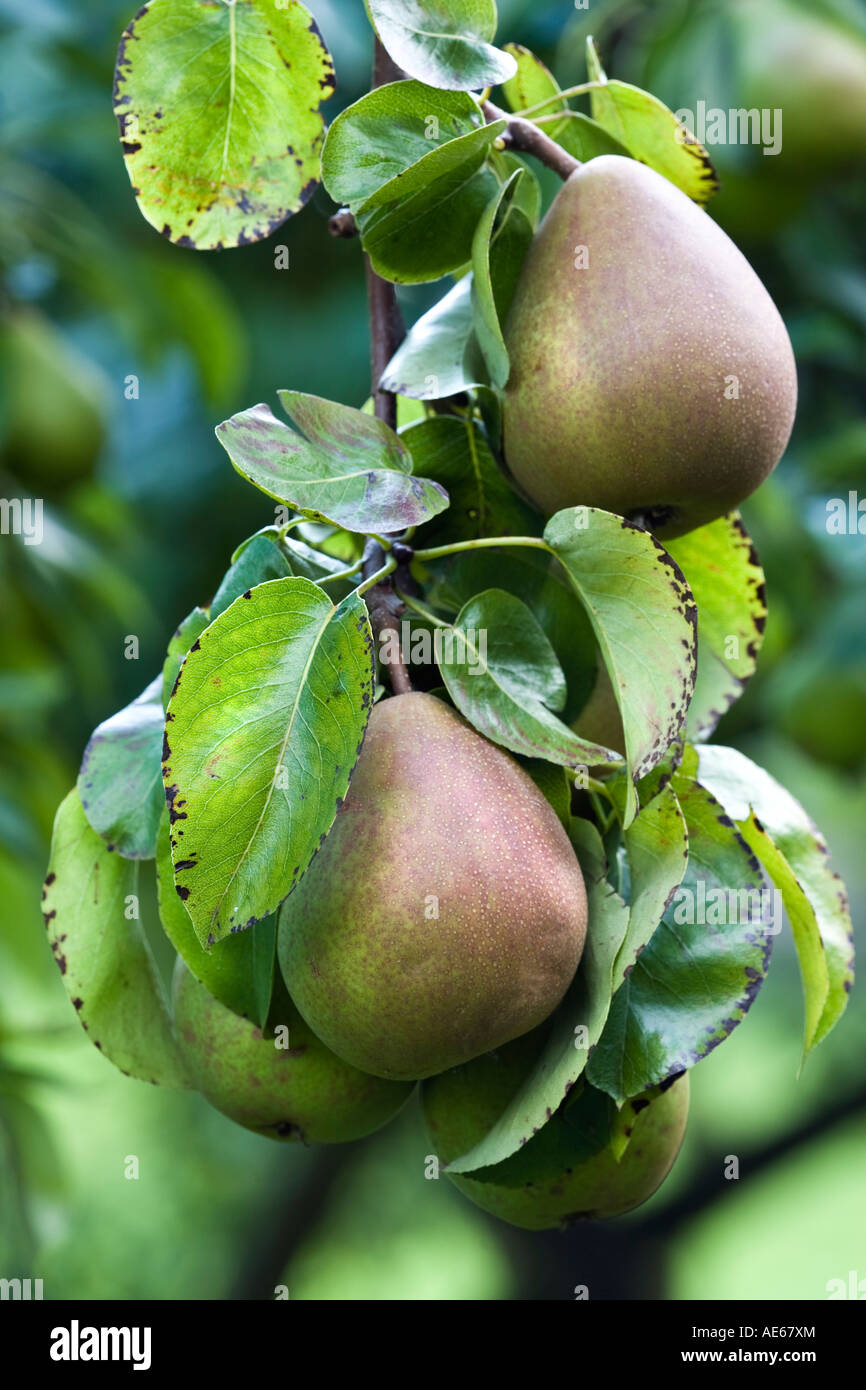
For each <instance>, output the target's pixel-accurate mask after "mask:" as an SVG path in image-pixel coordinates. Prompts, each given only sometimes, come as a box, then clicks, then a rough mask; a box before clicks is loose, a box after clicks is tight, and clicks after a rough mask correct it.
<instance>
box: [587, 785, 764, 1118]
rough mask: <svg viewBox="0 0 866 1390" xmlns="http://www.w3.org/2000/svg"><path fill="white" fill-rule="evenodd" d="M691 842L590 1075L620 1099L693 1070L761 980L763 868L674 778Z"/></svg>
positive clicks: (709, 803)
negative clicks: (683, 869) (678, 877)
mask: <svg viewBox="0 0 866 1390" xmlns="http://www.w3.org/2000/svg"><path fill="white" fill-rule="evenodd" d="M674 790H675V791H676V795H677V799H678V801H679V804H680V807H681V809H682V813H683V816H684V819H685V823H686V828H687V830H688V837H689V862H688V867H687V868H686V872H685V875H684V876H683V880H682V883H681V884H680V886H679V887H678V888H677V889H676V890H675V891H674V896H673V900H672V902H671V904H670V906H669V907H668V909H667V911H666V912H665V914H664V917H663V918H662V920H661V922H660V923H659V925H658V927H657V928H656V930H655V932H654V933H653V935H652V937H651V938H650V940H649V942H648V943H647V945H646V946H645V947H644V948H643V950H642V951H641V953H640V955H639V956H638V958H637V960H636V962H635V964H634V966H633V967H632V969H631V970H630V972H629V973H628V975H627V976H626V978H625V982H624V983H623V984H621V985H620V987H619V989H618V990H617V991H616V993H615V994H614V997H613V1001H612V1003H611V1006H610V1012H609V1014H608V1018H607V1023H606V1024H605V1028H604V1032H603V1033H602V1036H601V1038H600V1040H599V1043H598V1046H597V1047H596V1048H595V1051H594V1052H593V1054H592V1056H591V1058H590V1060H589V1065H588V1067H587V1072H586V1075H587V1079H588V1080H589V1081H591V1082H592V1084H593V1086H597V1087H598V1088H599V1090H602V1091H606V1092H607V1093H608V1095H610V1096H612V1097H613V1099H614V1100H615V1101H617V1103H620V1102H622V1101H625V1100H627V1099H628V1097H629V1096H635V1095H638V1094H639V1093H640V1092H641V1091H645V1090H646V1089H647V1088H648V1087H650V1086H655V1085H656V1084H658V1083H659V1082H661V1081H666V1080H667V1079H668V1077H672V1076H675V1075H677V1073H679V1072H681V1071H686V1070H687V1069H688V1068H689V1067H691V1066H694V1064H695V1063H696V1062H699V1061H700V1060H701V1058H703V1057H706V1056H707V1054H708V1053H709V1052H711V1051H712V1050H713V1048H714V1047H717V1046H718V1044H719V1043H720V1042H724V1040H725V1038H726V1037H728V1035H729V1034H730V1033H732V1032H733V1030H734V1028H735V1027H736V1026H737V1024H738V1023H740V1022H741V1021H742V1019H743V1018H744V1017H745V1015H746V1013H747V1011H748V1009H749V1008H750V1007H751V1005H752V1003H753V1001H754V999H755V996H756V994H757V992H758V990H759V988H760V986H761V985H762V984H763V981H764V978H765V976H766V973H767V968H768V965H769V958H770V950H771V946H772V940H773V931H774V927H773V923H772V920H771V919H770V914H769V913H768V910H767V898H768V894H767V890H766V887H765V880H764V876H763V874H762V872H761V867H760V865H759V864H758V862H757V860H756V859H755V857H754V855H753V854H752V852H751V850H750V849H749V847H748V845H747V844H746V843H745V841H744V840H743V838H742V836H741V835H739V834H738V833H737V832H736V831H735V830H734V829H733V828H732V826H731V824H730V821H729V819H728V817H727V816H726V815H725V813H724V811H723V809H722V807H721V806H720V804H719V802H718V801H716V799H715V797H713V796H711V794H710V793H709V792H708V791H707V790H706V788H704V787H702V786H700V785H699V784H698V783H697V782H694V781H693V780H691V778H688V777H686V776H684V775H678V776H676V777H675V778H674Z"/></svg>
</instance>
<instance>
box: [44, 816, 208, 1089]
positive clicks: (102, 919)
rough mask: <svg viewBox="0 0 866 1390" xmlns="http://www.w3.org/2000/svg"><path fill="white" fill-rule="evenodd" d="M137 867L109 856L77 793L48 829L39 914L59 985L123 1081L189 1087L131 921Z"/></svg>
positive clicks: (158, 987) (155, 979)
mask: <svg viewBox="0 0 866 1390" xmlns="http://www.w3.org/2000/svg"><path fill="white" fill-rule="evenodd" d="M138 873H139V866H138V864H137V863H134V862H132V861H131V860H129V859H122V858H121V857H120V855H119V854H116V853H114V852H113V851H112V850H109V849H108V848H107V847H106V845H105V844H104V842H103V841H102V840H101V839H100V837H99V836H98V835H97V834H96V831H95V830H93V829H92V828H91V826H90V825H89V824H88V821H87V817H86V816H85V814H84V808H83V807H82V805H81V801H80V799H79V796H78V793H77V791H71V792H70V793H69V795H68V796H67V797H66V799H65V801H63V803H62V804H61V806H60V808H59V810H58V812H57V816H56V818H55V821H54V833H53V835H52V837H51V856H50V860H49V864H48V875H47V877H46V879H45V888H44V890H43V893H42V911H43V915H44V917H45V926H46V928H47V930H48V941H49V944H50V946H51V949H52V951H53V952H54V959H55V960H56V962H57V964H58V966H59V968H60V973H61V975H62V976H63V984H64V987H65V989H66V993H67V994H68V995H69V998H70V999H71V1001H72V1003H73V1005H74V1006H75V1010H76V1012H77V1014H78V1018H79V1020H80V1022H81V1024H82V1027H84V1028H85V1029H86V1030H87V1033H88V1035H89V1037H90V1041H91V1042H92V1043H93V1044H94V1046H95V1047H98V1048H99V1050H100V1052H102V1053H103V1054H104V1056H106V1057H107V1058H108V1060H109V1061H110V1062H113V1063H114V1065H115V1066H116V1067H119V1068H120V1070H121V1071H122V1072H124V1073H125V1074H126V1075H127V1076H135V1077H138V1079H139V1080H141V1081H152V1082H153V1083H154V1084H155V1085H162V1086H176V1087H185V1086H187V1085H189V1080H188V1078H187V1076H186V1073H185V1069H184V1065H183V1061H182V1060H181V1057H180V1054H179V1052H178V1048H177V1043H176V1041H175V1037H174V1033H173V1031H172V1026H171V1021H170V1018H169V1013H168V1007H167V1003H166V998H165V993H164V990H163V988H162V983H161V981H160V979H159V976H158V974H157V970H156V966H155V963H154V960H153V956H152V955H151V951H150V947H149V946H148V944H147V940H146V938H145V935H144V932H143V931H142V928H141V922H140V921H139V915H138V912H139V909H138V903H139V897H138Z"/></svg>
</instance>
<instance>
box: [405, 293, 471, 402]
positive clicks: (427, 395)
mask: <svg viewBox="0 0 866 1390" xmlns="http://www.w3.org/2000/svg"><path fill="white" fill-rule="evenodd" d="M486 380H487V373H486V371H485V369H484V362H483V359H482V357H481V350H480V348H479V347H478V342H477V339H476V337H475V333H474V330H473V325H472V276H471V275H464V277H463V279H462V280H458V281H457V284H456V285H454V286H453V287H452V288H451V289H450V290H449V291H448V293H447V294H444V295H443V296H442V298H441V299H440V300H438V301H437V303H436V304H434V305H433V308H432V309H428V310H427V313H426V314H422V315H421V317H420V318H419V319H418V320H417V321H416V322H415V323H414V324H413V326H412V327H411V328H410V329H409V332H408V333H407V334H406V337H405V338H404V340H403V342H402V343H401V344H400V347H399V348H398V349H397V351H396V352H395V354H394V356H393V357H392V358H391V361H390V362H389V363H388V366H387V367H386V368H385V372H384V375H383V376H382V379H381V382H380V385H381V387H382V390H383V391H393V392H394V393H395V395H400V396H410V397H411V398H412V399H414V400H419V401H436V400H442V399H443V398H444V397H446V396H457V395H459V394H460V392H462V391H468V390H470V389H471V388H472V387H473V386H476V385H479V384H482V383H483V382H485V381H486Z"/></svg>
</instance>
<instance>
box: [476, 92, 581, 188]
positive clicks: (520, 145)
mask: <svg viewBox="0 0 866 1390" xmlns="http://www.w3.org/2000/svg"><path fill="white" fill-rule="evenodd" d="M481 109H482V111H483V112H484V116H485V118H486V120H487V122H488V124H492V122H493V121H507V122H508V125H507V127H506V129H505V131H504V132H503V135H502V140H503V142H504V143H505V144H506V145H507V147H508V148H509V149H511V150H518V151H519V152H520V153H521V154H532V155H535V158H536V159H539V160H541V163H542V164H545V165H546V166H547V168H548V169H552V170H553V172H554V173H555V174H558V175H559V177H560V178H561V179H567V178H568V176H569V174H573V173H574V171H575V169H579V168H580V160H579V159H575V158H574V155H571V154H569V153H568V150H564V149H563V148H562V146H561V145H558V144H557V143H556V141H555V140H551V138H550V136H549V135H546V134H545V133H544V131H543V130H540V129H539V128H538V126H537V125H533V123H532V121H527V120H524V118H523V117H522V116H511V115H509V114H508V112H507V111H503V110H501V108H500V107H498V106H494V104H493V102H492V101H485V102H484V105H483V106H482V108H481Z"/></svg>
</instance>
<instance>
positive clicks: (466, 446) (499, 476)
mask: <svg viewBox="0 0 866 1390" xmlns="http://www.w3.org/2000/svg"><path fill="white" fill-rule="evenodd" d="M401 438H402V440H403V442H404V444H406V446H407V447H408V449H409V452H410V453H411V455H412V465H413V471H414V472H415V473H421V474H423V476H424V477H425V478H432V479H433V480H434V481H435V482H437V483H439V485H440V486H441V487H443V488H444V489H445V490H446V491H447V493H448V496H449V497H450V498H451V505H450V507H449V508H448V511H447V512H445V513H444V514H443V517H442V520H441V522H440V521H437V520H436V519H435V518H434V520H433V521H432V522H428V523H427V526H426V529H425V531H424V545H425V546H426V545H431V546H432V545H437V544H439V543H440V532H441V540H442V541H443V542H444V541H446V540H447V541H449V542H451V541H461V540H474V539H476V537H478V536H507V535H521V534H523V535H525V534H526V532H527V531H531V530H532V529H533V528H534V526H535V522H536V518H535V516H534V515H533V513H532V510H531V508H529V507H528V506H527V505H526V503H525V502H522V501H521V499H520V498H519V497H518V496H517V493H516V492H515V491H514V489H513V488H512V487H511V484H510V483H509V482H508V481H507V480H506V478H505V476H504V474H503V473H502V471H501V469H500V468H499V465H498V464H497V462H496V460H495V458H494V457H493V454H492V453H491V452H490V448H489V445H488V443H487V440H486V438H485V436H484V431H483V430H482V429H481V427H480V425H479V424H478V422H477V421H476V420H472V419H471V418H469V417H466V418H464V419H459V418H458V417H457V416H455V415H436V416H433V417H432V418H431V419H429V420H423V421H421V422H420V423H419V424H417V425H411V426H410V427H409V429H407V430H404V432H403V433H402V435H401Z"/></svg>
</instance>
